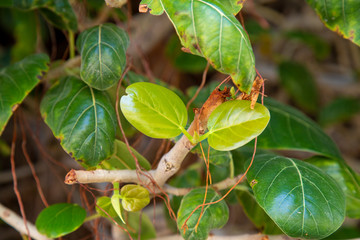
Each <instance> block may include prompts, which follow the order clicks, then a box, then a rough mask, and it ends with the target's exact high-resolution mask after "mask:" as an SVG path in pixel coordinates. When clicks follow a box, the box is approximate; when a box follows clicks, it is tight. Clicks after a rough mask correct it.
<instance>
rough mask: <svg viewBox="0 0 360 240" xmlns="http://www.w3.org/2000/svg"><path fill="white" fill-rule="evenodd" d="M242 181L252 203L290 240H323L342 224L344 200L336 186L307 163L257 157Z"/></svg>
mask: <svg viewBox="0 0 360 240" xmlns="http://www.w3.org/2000/svg"><path fill="white" fill-rule="evenodd" d="M249 163H250V161H248V163H247V165H248V164H249ZM246 177H247V180H248V183H249V184H250V186H251V188H252V189H253V192H254V196H255V198H256V201H257V202H258V203H259V205H260V206H261V207H262V208H263V209H264V210H265V212H266V213H267V214H268V215H269V216H270V218H271V219H272V220H273V221H274V222H275V223H276V224H277V225H278V226H279V227H280V229H281V230H282V231H283V232H284V233H286V234H287V235H289V236H291V237H296V238H297V237H300V238H306V239H320V238H324V237H326V236H328V235H330V234H331V233H333V232H335V231H336V229H338V228H339V227H340V226H341V224H342V223H343V221H344V218H345V196H344V193H343V191H342V190H341V188H340V186H339V185H338V184H337V183H336V182H335V180H334V179H333V178H331V177H330V176H329V175H327V174H326V173H324V172H323V171H322V170H320V169H319V168H317V167H315V166H313V165H311V164H309V163H305V162H302V161H300V160H296V159H291V158H286V157H280V156H276V155H272V154H263V155H257V156H256V157H255V160H254V163H253V165H252V166H251V168H250V170H249V172H248V174H247V176H246Z"/></svg>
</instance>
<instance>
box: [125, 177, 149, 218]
mask: <svg viewBox="0 0 360 240" xmlns="http://www.w3.org/2000/svg"><path fill="white" fill-rule="evenodd" d="M121 199H122V201H121V204H122V206H123V207H124V209H125V210H126V211H129V212H137V211H140V210H141V209H143V208H144V207H146V206H147V205H148V204H149V203H150V197H149V191H148V190H147V189H146V188H144V187H142V186H140V185H134V184H127V185H125V186H124V187H123V188H121Z"/></svg>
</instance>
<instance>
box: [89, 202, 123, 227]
mask: <svg viewBox="0 0 360 240" xmlns="http://www.w3.org/2000/svg"><path fill="white" fill-rule="evenodd" d="M119 202H120V201H119ZM95 210H96V212H97V213H99V214H100V215H101V216H102V217H106V218H110V217H111V218H113V219H114V220H117V219H116V218H119V215H118V214H117V212H116V211H115V209H114V207H113V205H112V200H111V198H109V197H106V196H102V197H99V198H98V199H97V200H96V209H95ZM119 220H120V218H119ZM119 222H120V221H119Z"/></svg>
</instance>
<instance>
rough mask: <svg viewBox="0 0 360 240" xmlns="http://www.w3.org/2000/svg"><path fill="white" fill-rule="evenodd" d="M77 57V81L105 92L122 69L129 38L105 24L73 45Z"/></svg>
mask: <svg viewBox="0 0 360 240" xmlns="http://www.w3.org/2000/svg"><path fill="white" fill-rule="evenodd" d="M76 45H77V48H78V50H79V51H80V54H81V70H80V76H81V79H82V80H83V81H84V82H86V83H87V84H88V85H89V86H90V87H93V88H96V89H99V90H105V89H108V88H110V87H111V86H113V85H114V84H115V83H117V82H118V81H119V79H120V77H121V74H122V72H123V71H124V68H125V65H126V49H127V47H128V46H129V37H128V36H127V34H126V32H125V31H124V30H122V29H121V28H119V27H117V26H116V25H114V24H111V23H106V24H101V25H99V26H95V27H92V28H90V29H87V30H85V31H84V32H82V33H81V34H80V36H79V38H78V39H77V42H76Z"/></svg>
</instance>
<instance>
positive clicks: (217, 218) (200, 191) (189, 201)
mask: <svg viewBox="0 0 360 240" xmlns="http://www.w3.org/2000/svg"><path fill="white" fill-rule="evenodd" d="M204 197H205V189H204V188H197V189H193V190H191V192H189V193H188V194H187V195H186V196H185V197H184V198H183V199H182V201H181V205H180V208H179V211H178V218H177V225H178V228H179V231H180V233H181V235H182V236H183V238H184V239H187V240H188V239H196V240H202V239H207V237H208V235H209V232H210V230H212V229H215V228H222V227H223V226H224V225H225V224H226V223H227V221H228V219H229V208H228V206H227V205H226V203H225V201H220V202H219V203H216V204H212V205H207V206H205V207H204V211H203V215H202V217H201V220H200V223H199V226H198V228H197V231H195V225H196V224H197V222H198V219H199V216H200V213H201V207H200V208H199V209H197V210H196V211H195V212H194V214H193V215H192V216H191V217H190V218H189V220H188V221H187V223H186V225H187V229H186V231H185V232H184V230H183V229H181V227H182V225H183V224H184V222H185V220H186V219H187V218H188V216H189V215H190V213H191V212H192V211H193V210H194V209H195V208H196V207H197V206H198V205H200V204H202V203H203V201H204ZM219 199H220V196H219V195H218V194H217V193H216V192H215V190H213V189H211V188H210V189H208V192H207V196H206V203H209V202H214V201H216V200H219Z"/></svg>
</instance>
